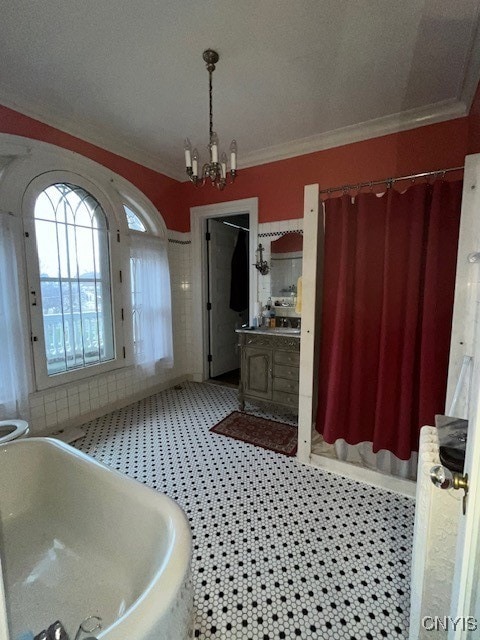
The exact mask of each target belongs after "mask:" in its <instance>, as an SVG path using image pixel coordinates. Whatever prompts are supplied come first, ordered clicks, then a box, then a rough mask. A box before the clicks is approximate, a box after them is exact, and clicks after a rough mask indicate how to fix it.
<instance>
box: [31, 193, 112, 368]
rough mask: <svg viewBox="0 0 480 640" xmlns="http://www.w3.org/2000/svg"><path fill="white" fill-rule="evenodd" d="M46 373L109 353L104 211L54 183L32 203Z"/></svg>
mask: <svg viewBox="0 0 480 640" xmlns="http://www.w3.org/2000/svg"><path fill="white" fill-rule="evenodd" d="M35 231H36V238H37V252H38V261H39V267H40V284H41V292H42V312H43V325H44V335H45V351H46V357H47V371H48V375H54V374H56V373H61V372H65V371H70V370H72V369H78V368H81V367H85V366H87V365H91V364H98V363H100V362H104V361H106V360H112V359H113V358H114V344H113V324H112V323H113V319H112V302H111V289H110V267H109V264H110V259H109V245H108V231H107V220H106V216H105V214H104V212H103V210H102V209H101V207H100V205H99V204H98V202H97V201H96V200H95V199H94V198H93V197H92V196H91V195H90V194H88V193H87V192H86V191H84V190H83V189H81V188H79V187H75V186H73V185H69V184H55V185H52V186H50V187H48V188H47V189H45V191H44V192H43V193H42V194H40V196H39V197H38V199H37V202H36V204H35Z"/></svg>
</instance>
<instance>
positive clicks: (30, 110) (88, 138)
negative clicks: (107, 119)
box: [0, 83, 185, 181]
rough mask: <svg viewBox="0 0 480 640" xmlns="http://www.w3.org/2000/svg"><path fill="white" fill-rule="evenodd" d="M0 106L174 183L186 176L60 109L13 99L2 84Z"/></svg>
mask: <svg viewBox="0 0 480 640" xmlns="http://www.w3.org/2000/svg"><path fill="white" fill-rule="evenodd" d="M0 104H2V105H3V106H5V107H8V108H9V109H13V110H14V111H18V113H21V114H22V115H24V116H28V117H29V118H33V119H34V120H38V121H39V122H42V123H43V124H46V125H49V126H51V127H55V128H56V129H59V130H60V131H63V132H64V133H68V134H69V135H71V136H74V137H76V138H79V139H80V140H82V141H84V142H88V143H90V144H93V145H95V146H96V147H100V148H101V149H103V150H105V151H109V152H110V153H114V154H116V155H118V156H121V157H122V158H126V159H127V160H131V161H132V162H136V163H138V164H140V165H142V166H144V167H147V168H148V169H152V170H153V171H157V172H158V173H162V174H163V175H165V176H167V177H169V178H173V179H174V180H179V181H182V180H183V179H184V177H185V173H184V171H179V169H178V167H176V166H174V165H172V164H170V163H168V162H162V161H161V160H159V158H158V156H157V155H156V154H154V153H151V152H149V151H146V150H145V149H142V148H141V147H138V146H135V145H134V144H132V143H130V142H128V141H126V140H125V138H121V137H118V136H114V135H111V134H109V133H106V132H105V131H104V130H102V129H101V128H100V127H96V126H94V125H92V124H88V123H84V122H81V121H80V120H78V119H76V120H75V119H73V118H72V119H69V118H66V117H65V115H64V114H62V113H60V111H59V110H56V109H54V108H52V109H51V108H50V107H47V106H46V105H44V104H40V103H39V102H37V103H36V104H29V105H26V104H24V103H23V102H22V101H21V100H19V99H18V98H17V97H15V96H13V94H12V92H11V91H10V90H9V89H8V88H7V87H6V86H5V85H4V84H1V83H0Z"/></svg>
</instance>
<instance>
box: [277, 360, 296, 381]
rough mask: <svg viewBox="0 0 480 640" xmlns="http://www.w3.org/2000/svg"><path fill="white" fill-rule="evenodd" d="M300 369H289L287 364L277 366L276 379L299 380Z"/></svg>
mask: <svg viewBox="0 0 480 640" xmlns="http://www.w3.org/2000/svg"><path fill="white" fill-rule="evenodd" d="M299 371H300V370H299V368H298V367H289V366H287V365H285V364H275V378H285V379H286V380H298V379H299Z"/></svg>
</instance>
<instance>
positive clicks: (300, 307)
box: [295, 276, 302, 313]
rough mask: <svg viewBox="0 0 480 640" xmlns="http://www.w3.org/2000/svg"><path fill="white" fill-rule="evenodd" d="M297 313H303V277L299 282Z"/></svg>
mask: <svg viewBox="0 0 480 640" xmlns="http://www.w3.org/2000/svg"><path fill="white" fill-rule="evenodd" d="M295 313H302V276H300V277H299V279H298V280H297V304H296V305H295Z"/></svg>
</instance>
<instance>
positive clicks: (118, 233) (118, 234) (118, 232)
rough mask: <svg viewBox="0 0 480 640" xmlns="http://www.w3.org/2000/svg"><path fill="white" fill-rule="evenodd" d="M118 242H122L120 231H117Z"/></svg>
mask: <svg viewBox="0 0 480 640" xmlns="http://www.w3.org/2000/svg"><path fill="white" fill-rule="evenodd" d="M117 242H120V231H118V230H117Z"/></svg>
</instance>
